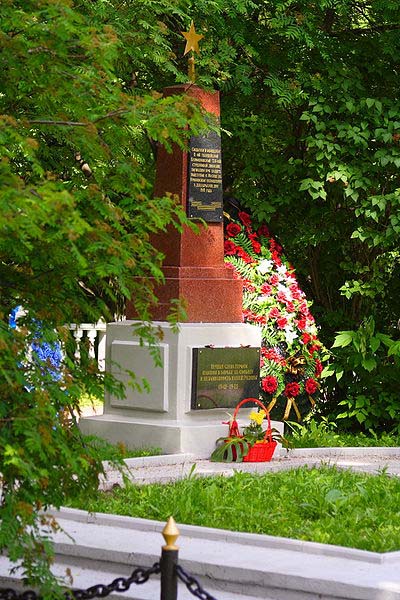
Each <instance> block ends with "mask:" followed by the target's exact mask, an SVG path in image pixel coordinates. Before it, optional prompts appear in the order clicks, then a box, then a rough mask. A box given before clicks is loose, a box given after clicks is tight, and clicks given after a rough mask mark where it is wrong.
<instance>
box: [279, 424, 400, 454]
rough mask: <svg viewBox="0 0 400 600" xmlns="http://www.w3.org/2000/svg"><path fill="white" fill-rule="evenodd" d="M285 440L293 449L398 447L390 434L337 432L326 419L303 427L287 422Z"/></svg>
mask: <svg viewBox="0 0 400 600" xmlns="http://www.w3.org/2000/svg"><path fill="white" fill-rule="evenodd" d="M286 426H287V430H288V431H287V433H286V436H285V437H286V438H287V440H288V441H289V443H290V445H291V446H292V447H293V448H332V447H353V448H354V447H375V446H386V447H396V446H400V437H399V436H398V435H394V434H391V433H382V434H379V435H377V434H376V433H375V432H373V431H370V432H369V434H368V435H367V434H365V433H343V432H340V433H339V432H338V430H337V424H336V423H331V422H328V421H327V420H326V419H322V420H321V421H315V420H314V419H310V420H309V421H307V422H306V423H305V424H304V425H301V424H299V423H294V422H287V423H286Z"/></svg>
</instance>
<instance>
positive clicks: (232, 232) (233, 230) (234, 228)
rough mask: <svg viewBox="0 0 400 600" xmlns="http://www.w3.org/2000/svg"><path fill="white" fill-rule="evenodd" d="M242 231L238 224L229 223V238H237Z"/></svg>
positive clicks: (227, 229)
mask: <svg viewBox="0 0 400 600" xmlns="http://www.w3.org/2000/svg"><path fill="white" fill-rule="evenodd" d="M241 231H242V228H241V227H240V225H238V224H237V223H229V225H227V227H226V235H228V236H229V237H235V236H236V235H238V233H240V232H241Z"/></svg>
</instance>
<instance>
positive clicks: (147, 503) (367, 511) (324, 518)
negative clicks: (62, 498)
mask: <svg viewBox="0 0 400 600" xmlns="http://www.w3.org/2000/svg"><path fill="white" fill-rule="evenodd" d="M70 506H74V507H75V508H82V509H85V510H89V511H96V512H105V513H115V514H119V515H129V516H132V517H143V518H147V519H156V520H160V521H165V520H167V518H168V517H169V516H170V515H171V514H172V515H173V516H174V518H175V520H176V521H177V522H178V523H187V524H193V525H201V526H205V527H217V528H221V529H229V530H233V531H246V532H252V533H264V534H269V535H275V536H283V537H290V538H295V539H299V540H310V541H315V542H322V543H329V544H337V545H340V546H350V547H354V548H360V549H364V550H372V551H376V552H386V551H389V550H399V549H400V481H399V480H398V479H397V478H391V477H388V476H387V475H386V474H385V473H384V472H383V473H381V474H379V475H377V476H372V475H365V474H359V473H352V472H350V471H340V470H338V469H337V468H335V467H327V466H325V467H322V468H319V469H316V468H313V469H308V468H307V467H303V468H299V469H294V470H290V471H285V472H280V473H268V474H264V475H252V474H248V473H243V472H238V473H236V474H235V475H234V476H233V477H229V478H225V477H221V476H219V477H209V478H198V477H196V476H195V475H192V476H191V477H189V478H186V479H184V480H181V481H178V482H174V483H171V484H167V485H166V484H152V485H146V486H134V485H128V487H126V488H123V489H117V490H113V491H112V492H108V493H101V492H98V493H97V495H96V496H95V497H91V498H84V499H75V500H74V501H73V502H71V503H70Z"/></svg>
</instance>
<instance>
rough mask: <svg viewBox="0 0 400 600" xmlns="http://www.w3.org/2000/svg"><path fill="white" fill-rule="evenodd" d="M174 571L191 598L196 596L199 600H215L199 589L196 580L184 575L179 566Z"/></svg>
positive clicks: (186, 574) (202, 589)
mask: <svg viewBox="0 0 400 600" xmlns="http://www.w3.org/2000/svg"><path fill="white" fill-rule="evenodd" d="M175 569H176V574H177V575H178V578H179V579H180V580H181V581H183V583H184V584H185V585H186V587H187V589H188V590H189V592H190V593H191V594H192V595H193V596H196V598H201V600H217V599H216V598H215V597H214V596H211V594H209V593H208V592H206V590H205V589H204V588H202V587H201V585H200V583H199V582H198V580H197V579H196V578H195V577H193V576H192V575H189V573H186V571H185V570H184V569H183V568H182V567H181V566H180V565H176V567H175Z"/></svg>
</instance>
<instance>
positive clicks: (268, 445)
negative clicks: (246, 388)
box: [211, 398, 277, 462]
mask: <svg viewBox="0 0 400 600" xmlns="http://www.w3.org/2000/svg"><path fill="white" fill-rule="evenodd" d="M250 402H251V403H256V404H258V406H259V407H260V408H261V409H262V410H263V411H264V412H265V414H266V418H267V422H268V426H267V429H266V431H265V434H264V439H263V440H257V441H256V442H255V443H254V444H251V443H249V442H248V441H247V440H246V438H245V436H243V435H242V434H241V433H240V431H239V426H238V423H237V420H236V418H237V415H238V413H239V410H240V408H241V407H242V406H243V405H244V404H248V403H250ZM221 439H222V441H223V444H222V445H220V446H219V447H217V449H216V450H215V451H214V452H213V454H212V455H211V460H215V461H222V462H241V461H243V462H269V461H270V460H271V459H272V457H273V454H274V452H275V448H276V445H277V442H276V441H275V440H274V439H272V428H271V420H270V417H269V413H268V411H267V409H266V408H265V406H264V404H263V403H262V402H260V400H258V399H257V398H245V399H244V400H241V401H240V402H239V404H238V405H237V406H236V408H235V411H234V413H233V417H232V421H231V422H230V425H229V437H228V438H221ZM217 443H218V442H217Z"/></svg>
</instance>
